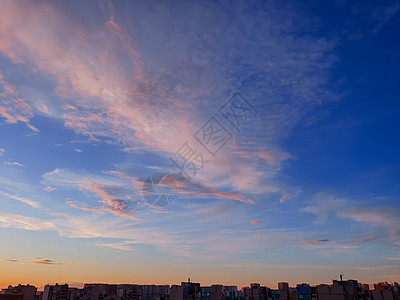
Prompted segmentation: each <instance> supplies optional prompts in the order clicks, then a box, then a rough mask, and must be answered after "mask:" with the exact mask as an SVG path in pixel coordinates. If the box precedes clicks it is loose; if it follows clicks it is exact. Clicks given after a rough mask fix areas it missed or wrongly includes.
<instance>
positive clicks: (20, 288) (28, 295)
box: [0, 284, 37, 300]
mask: <svg viewBox="0 0 400 300" xmlns="http://www.w3.org/2000/svg"><path fill="white" fill-rule="evenodd" d="M36 292H37V288H36V287H35V286H33V285H29V284H28V285H22V284H18V285H17V286H12V285H9V286H8V288H6V289H2V291H1V292H0V295H11V298H14V299H17V298H18V299H19V298H21V297H20V296H21V295H22V300H36ZM0 297H1V299H2V300H5V299H6V298H10V297H8V296H0ZM11 298H10V299H11Z"/></svg>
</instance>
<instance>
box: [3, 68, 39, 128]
mask: <svg viewBox="0 0 400 300" xmlns="http://www.w3.org/2000/svg"><path fill="white" fill-rule="evenodd" d="M1 90H3V92H1ZM0 104H1V105H0V116H1V117H3V118H5V120H6V122H7V123H9V124H15V123H18V122H22V123H25V124H26V126H28V127H29V128H30V129H31V130H32V131H35V132H38V131H39V130H38V129H37V128H36V127H34V126H33V125H32V124H30V123H29V120H30V118H31V117H32V116H33V111H32V109H31V107H30V106H29V105H28V103H26V100H25V99H21V98H20V97H19V95H18V92H17V90H16V88H15V87H14V86H13V85H11V84H9V83H8V82H7V81H6V80H5V79H4V76H3V73H2V72H1V70H0Z"/></svg>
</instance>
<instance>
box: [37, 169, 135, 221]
mask: <svg viewBox="0 0 400 300" xmlns="http://www.w3.org/2000/svg"><path fill="white" fill-rule="evenodd" d="M42 183H44V184H51V185H54V186H59V187H61V188H72V189H76V190H80V191H87V192H90V193H92V194H94V195H96V196H97V197H99V198H100V199H101V200H100V202H101V203H104V204H105V205H102V206H81V205H80V204H77V202H73V201H69V202H67V204H69V205H70V206H72V207H75V208H78V209H81V210H84V211H91V212H97V213H111V214H114V215H118V216H122V217H125V218H130V219H133V220H139V219H138V218H137V217H135V216H134V215H133V213H134V212H136V209H135V208H134V207H135V206H136V202H137V201H134V200H133V198H134V197H135V196H136V197H137V195H136V191H135V188H134V186H133V185H132V182H130V181H129V180H126V179H117V178H115V177H114V176H109V175H104V174H103V176H98V175H95V176H93V175H89V174H83V173H76V172H72V171H69V170H64V169H55V170H53V171H51V172H47V173H45V174H44V175H43V180H42ZM132 197H133V198H132Z"/></svg>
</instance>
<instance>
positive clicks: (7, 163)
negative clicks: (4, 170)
mask: <svg viewBox="0 0 400 300" xmlns="http://www.w3.org/2000/svg"><path fill="white" fill-rule="evenodd" d="M4 163H5V164H6V165H10V166H18V167H23V166H24V165H23V164H20V163H19V162H16V161H13V162H9V161H5V162H4Z"/></svg>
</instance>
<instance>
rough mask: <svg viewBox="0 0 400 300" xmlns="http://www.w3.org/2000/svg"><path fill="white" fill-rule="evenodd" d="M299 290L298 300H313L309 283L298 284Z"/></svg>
mask: <svg viewBox="0 0 400 300" xmlns="http://www.w3.org/2000/svg"><path fill="white" fill-rule="evenodd" d="M296 289H297V298H298V300H311V287H310V285H309V284H307V283H302V284H298V285H297V286H296Z"/></svg>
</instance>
